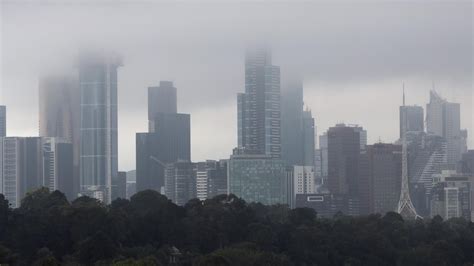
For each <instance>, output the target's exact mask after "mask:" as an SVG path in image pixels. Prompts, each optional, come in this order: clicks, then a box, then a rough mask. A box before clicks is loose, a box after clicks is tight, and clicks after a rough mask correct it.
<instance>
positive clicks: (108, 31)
mask: <svg viewBox="0 0 474 266" xmlns="http://www.w3.org/2000/svg"><path fill="white" fill-rule="evenodd" d="M0 2H1V19H0V21H1V31H0V33H1V34H0V37H1V40H0V44H1V57H0V58H1V72H0V73H1V75H0V78H1V83H0V85H1V86H0V89H1V94H0V95H1V96H0V104H5V105H7V107H8V115H9V116H8V131H9V135H10V136H14V135H16V136H34V135H37V134H38V78H39V76H40V75H41V74H42V73H51V72H53V73H54V72H64V73H67V72H73V71H77V69H74V56H75V55H76V54H77V51H78V48H79V47H83V46H98V47H105V48H110V49H111V50H114V51H117V52H119V53H120V54H121V55H122V56H123V63H124V65H123V67H121V68H120V69H119V85H118V86H119V166H120V169H121V170H130V169H134V168H135V133H136V132H145V131H146V130H147V112H146V104H147V99H146V97H147V87H148V86H152V85H157V84H158V83H159V81H160V80H171V81H174V83H175V87H177V88H178V109H179V110H178V111H179V112H182V113H190V114H191V120H192V121H191V123H192V159H193V160H194V161H199V160H205V159H221V158H228V157H229V155H230V154H231V151H232V148H233V147H235V146H236V143H237V133H236V132H237V130H236V123H237V112H236V109H237V106H236V94H237V93H238V92H243V91H244V52H245V48H246V47H247V46H248V45H250V44H252V43H256V42H259V43H260V42H265V43H267V44H268V45H270V46H271V47H272V51H273V63H274V64H275V65H279V66H280V67H281V71H282V78H283V80H286V79H290V77H291V76H293V75H295V74H297V75H300V76H301V77H304V93H305V104H306V105H307V106H308V108H310V109H311V110H312V111H313V116H314V117H315V119H316V124H317V127H318V128H317V131H318V132H317V133H318V135H320V134H321V133H322V132H323V131H326V130H327V128H328V127H330V126H333V125H334V124H336V123H340V122H345V123H348V124H359V125H362V126H363V127H364V128H366V129H367V130H368V136H369V143H373V142H378V141H379V140H381V141H384V142H393V141H395V140H396V138H397V136H398V132H399V129H398V125H399V124H398V123H399V122H398V106H399V105H400V103H401V90H402V83H403V82H404V83H405V86H406V91H407V103H408V104H417V105H421V106H425V105H426V103H427V101H428V97H429V90H430V89H431V88H432V84H433V83H434V85H435V88H436V90H437V91H438V92H439V93H440V94H441V95H442V96H444V97H445V98H447V99H448V100H450V101H456V102H460V103H461V109H462V127H464V128H467V129H469V131H470V135H471V138H470V140H469V144H470V147H471V148H473V147H474V141H473V140H474V123H473V118H474V115H473V111H474V109H473V108H472V105H473V102H474V93H473V86H472V77H473V67H472V64H473V63H472V62H473V52H472V45H473V26H472V25H473V15H472V13H473V4H472V1H456V0H455V1H449V2H448V1H446V2H437V3H435V2H432V1H427V0H426V1H371V2H368V1H365V2H361V1H332V2H331V3H329V2H322V1H315V2H312V3H307V2H306V3H305V2H294V3H293V1H287V2H286V1H279V2H270V1H260V2H259V3H255V2H254V3H251V2H250V1H238V2H237V1H228V2H226V3H225V4H224V3H218V2H201V1H181V2H174V3H173V1H169V2H157V1H138V2H137V1H131V0H130V1H120V3H118V2H117V1H115V2H114V1H72V0H69V1H0Z"/></svg>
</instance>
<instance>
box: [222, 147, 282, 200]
mask: <svg viewBox="0 0 474 266" xmlns="http://www.w3.org/2000/svg"><path fill="white" fill-rule="evenodd" d="M228 176H229V184H228V186H229V193H231V194H235V195H236V196H238V197H241V198H242V199H244V200H245V201H247V202H260V203H262V204H267V205H271V204H278V203H280V204H287V201H288V199H287V194H288V191H287V176H286V167H285V163H284V162H283V161H282V160H278V159H274V158H272V157H271V156H270V155H251V154H234V155H232V156H231V157H230V160H229V163H228Z"/></svg>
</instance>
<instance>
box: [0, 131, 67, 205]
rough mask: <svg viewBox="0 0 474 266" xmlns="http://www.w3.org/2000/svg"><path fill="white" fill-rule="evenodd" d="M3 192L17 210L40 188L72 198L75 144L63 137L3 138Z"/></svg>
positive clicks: (0, 170) (0, 181) (0, 140)
mask: <svg viewBox="0 0 474 266" xmlns="http://www.w3.org/2000/svg"><path fill="white" fill-rule="evenodd" d="M0 154H1V157H0V184H1V189H0V193H3V194H4V195H5V197H6V198H7V200H8V201H9V202H10V203H11V206H12V207H13V208H16V207H19V206H20V202H21V200H22V198H23V197H24V196H25V195H26V193H27V192H30V191H33V190H36V189H38V188H40V187H47V188H49V189H50V191H54V190H60V191H61V192H63V193H65V194H66V196H68V197H71V196H73V195H72V180H71V176H72V144H70V143H68V142H67V140H64V139H59V138H40V137H5V138H0Z"/></svg>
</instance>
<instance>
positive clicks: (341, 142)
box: [327, 124, 367, 215]
mask: <svg viewBox="0 0 474 266" xmlns="http://www.w3.org/2000/svg"><path fill="white" fill-rule="evenodd" d="M327 136H328V187H329V191H330V192H331V193H332V194H334V195H336V196H344V197H346V199H347V204H348V206H347V210H348V212H349V214H352V215H358V214H359V200H360V189H361V187H360V184H359V183H360V175H359V159H360V153H361V150H362V147H364V149H365V143H367V132H366V131H365V130H364V129H362V128H361V127H359V126H346V125H344V124H338V125H336V126H335V127H331V128H329V130H328V133H327Z"/></svg>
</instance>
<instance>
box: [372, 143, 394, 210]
mask: <svg viewBox="0 0 474 266" xmlns="http://www.w3.org/2000/svg"><path fill="white" fill-rule="evenodd" d="M366 154H367V157H368V170H369V171H368V172H367V174H368V176H367V178H368V180H369V182H368V192H369V197H368V200H369V202H368V206H369V209H368V213H380V214H385V213H386V212H391V211H394V210H395V209H396V208H397V204H398V200H399V198H400V185H401V182H402V181H401V175H402V147H401V146H400V145H394V144H385V143H377V144H374V145H369V146H367V152H366Z"/></svg>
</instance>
